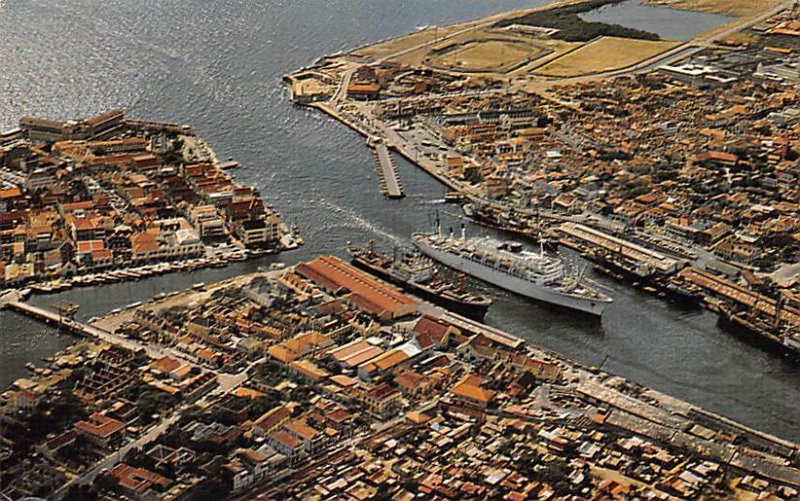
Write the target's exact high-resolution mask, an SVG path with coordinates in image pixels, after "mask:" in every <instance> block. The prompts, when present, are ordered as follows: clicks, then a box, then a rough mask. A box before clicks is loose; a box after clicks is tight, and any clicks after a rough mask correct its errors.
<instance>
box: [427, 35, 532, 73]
mask: <svg viewBox="0 0 800 501" xmlns="http://www.w3.org/2000/svg"><path fill="white" fill-rule="evenodd" d="M541 52H542V51H541V49H538V48H536V47H534V46H532V45H528V44H525V43H520V42H513V41H508V42H503V41H500V40H486V41H475V42H470V43H467V44H466V45H464V46H462V47H459V48H456V49H454V50H452V51H450V52H447V53H445V54H439V55H433V56H431V58H430V63H431V64H432V65H433V66H444V67H448V68H453V69H455V70H459V71H465V72H470V71H480V72H494V73H501V72H504V71H507V70H508V69H510V68H513V67H515V66H517V65H518V64H520V63H522V62H524V61H526V60H528V59H531V58H534V57H536V56H537V55H539V54H540V53H541Z"/></svg>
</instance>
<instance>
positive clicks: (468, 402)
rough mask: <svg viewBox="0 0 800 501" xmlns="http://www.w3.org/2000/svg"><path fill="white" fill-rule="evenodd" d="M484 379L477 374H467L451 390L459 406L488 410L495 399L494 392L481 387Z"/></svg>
mask: <svg viewBox="0 0 800 501" xmlns="http://www.w3.org/2000/svg"><path fill="white" fill-rule="evenodd" d="M482 384H483V379H481V377H480V376H478V375H476V374H467V375H466V376H464V377H463V378H461V380H460V381H459V382H458V383H456V384H455V386H453V387H452V388H450V394H451V395H452V396H453V397H454V400H455V402H456V403H457V404H460V405H464V406H466V407H474V408H478V409H486V408H487V407H488V406H489V403H490V402H491V401H492V399H494V396H495V394H494V392H493V391H491V390H487V389H484V388H482V387H481V385H482Z"/></svg>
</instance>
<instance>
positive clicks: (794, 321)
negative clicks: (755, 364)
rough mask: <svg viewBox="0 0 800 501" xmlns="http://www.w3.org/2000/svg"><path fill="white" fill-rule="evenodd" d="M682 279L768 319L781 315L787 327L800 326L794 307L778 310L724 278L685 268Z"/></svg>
mask: <svg viewBox="0 0 800 501" xmlns="http://www.w3.org/2000/svg"><path fill="white" fill-rule="evenodd" d="M678 275H679V276H680V277H681V278H683V279H684V280H686V281H688V282H689V283H691V284H694V285H695V286H697V287H700V288H702V289H703V290H704V291H705V292H706V294H710V295H712V296H715V297H719V298H721V299H725V300H728V301H731V302H733V303H735V304H737V305H739V306H741V307H743V308H746V309H756V310H758V311H759V312H760V313H762V314H763V315H765V316H767V317H768V318H775V316H776V314H778V313H780V316H781V320H782V321H783V322H786V324H787V325H800V310H798V309H797V308H794V307H792V306H784V307H783V308H778V305H777V302H776V301H775V300H774V299H772V298H770V297H767V296H764V295H762V294H758V293H757V292H754V291H752V290H750V289H747V288H745V287H742V286H740V285H738V284H735V283H733V282H731V281H729V280H726V279H724V278H722V277H718V276H716V275H713V274H711V273H708V272H707V271H703V270H699V269H697V268H694V267H689V268H684V269H683V270H681V272H680V273H679V274H678Z"/></svg>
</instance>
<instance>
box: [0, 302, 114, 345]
mask: <svg viewBox="0 0 800 501" xmlns="http://www.w3.org/2000/svg"><path fill="white" fill-rule="evenodd" d="M2 307H5V308H8V309H10V310H14V311H16V312H18V313H22V314H23V315H27V316H29V317H32V318H35V319H37V320H40V321H43V322H45V323H48V324H53V325H56V326H58V327H60V328H63V329H66V330H68V331H70V332H73V333H75V334H80V335H82V336H88V337H94V338H102V337H104V336H105V335H107V334H109V333H108V332H106V331H103V330H101V329H98V328H96V327H92V326H91V325H89V324H85V323H83V322H79V321H77V320H74V319H73V318H71V317H70V315H65V314H62V313H61V312H58V311H52V310H48V309H45V308H40V307H38V306H34V305H32V304H28V303H25V302H22V301H17V300H10V301H5V302H4V303H3V304H2Z"/></svg>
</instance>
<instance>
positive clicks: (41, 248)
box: [0, 110, 302, 293]
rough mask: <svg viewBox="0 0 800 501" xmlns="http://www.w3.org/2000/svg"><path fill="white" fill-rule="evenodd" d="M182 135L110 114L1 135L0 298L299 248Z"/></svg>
mask: <svg viewBox="0 0 800 501" xmlns="http://www.w3.org/2000/svg"><path fill="white" fill-rule="evenodd" d="M237 167H239V164H238V163H237V162H235V161H232V160H229V161H219V160H218V159H217V156H216V155H215V153H214V151H213V150H212V149H211V147H210V146H209V145H208V144H207V143H206V142H205V141H204V140H203V139H202V138H200V137H198V136H197V135H196V134H195V133H194V132H193V131H192V129H191V128H190V127H189V126H186V125H180V124H175V123H164V122H152V121H143V120H133V119H129V118H126V117H125V116H124V114H123V113H122V112H121V111H117V110H114V111H110V112H107V113H103V114H100V115H97V116H95V117H91V118H87V119H82V120H50V119H45V118H38V117H23V118H22V119H21V120H20V122H19V128H17V129H14V130H11V131H8V132H5V133H3V134H0V286H2V287H3V288H7V287H17V288H19V287H24V286H30V289H32V290H33V291H35V292H39V293H47V292H54V291H60V290H64V289H68V288H70V287H73V286H81V285H94V284H104V283H110V282H117V281H124V280H137V279H139V278H142V277H146V276H150V275H153V274H160V273H166V272H170V271H176V270H188V269H195V268H198V267H203V266H224V265H225V263H226V262H229V261H238V260H244V259H247V258H249V257H253V256H258V255H262V254H265V253H271V252H277V251H280V250H284V249H290V248H295V247H297V246H298V245H299V244H300V243H301V242H302V241H301V240H300V239H299V237H298V236H297V235H296V228H292V229H289V228H287V227H286V225H284V224H283V223H282V222H281V218H280V215H279V214H278V213H277V212H276V211H275V210H274V209H273V208H272V207H271V206H269V205H268V204H266V203H265V202H264V200H263V199H262V198H261V195H260V193H259V191H258V190H257V189H255V188H253V187H251V186H246V185H243V184H241V183H239V182H237V181H236V179H235V178H234V177H233V176H232V175H231V174H230V173H229V172H228V170H229V169H234V168H237Z"/></svg>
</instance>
